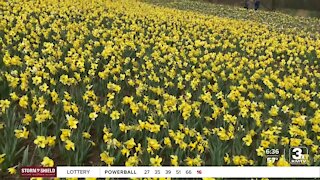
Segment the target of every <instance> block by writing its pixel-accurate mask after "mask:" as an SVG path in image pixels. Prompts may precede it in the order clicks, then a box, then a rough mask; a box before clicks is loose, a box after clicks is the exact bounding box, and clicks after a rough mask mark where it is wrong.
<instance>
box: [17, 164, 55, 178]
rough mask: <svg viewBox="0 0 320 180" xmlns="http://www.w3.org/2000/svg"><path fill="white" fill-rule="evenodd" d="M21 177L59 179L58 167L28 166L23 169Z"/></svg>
mask: <svg viewBox="0 0 320 180" xmlns="http://www.w3.org/2000/svg"><path fill="white" fill-rule="evenodd" d="M20 175H21V177H57V168H56V167H39V166H27V167H21V169H20Z"/></svg>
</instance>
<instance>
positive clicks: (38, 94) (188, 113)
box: [0, 0, 320, 175]
mask: <svg viewBox="0 0 320 180" xmlns="http://www.w3.org/2000/svg"><path fill="white" fill-rule="evenodd" d="M319 60H320V35H319V33H316V32H314V33H306V32H305V33H295V34H293V33H283V32H279V31H277V30H276V29H274V28H273V27H271V26H268V25H267V24H263V23H259V22H255V21H249V20H248V21H244V20H237V19H232V18H222V17H217V16H211V15H204V14H199V13H196V12H192V11H181V10H176V9H171V8H164V7H159V6H153V5H150V4H146V3H143V2H139V1H136V0H123V1H122V0H121V1H115V0H66V1H61V0H46V1H41V0H39V1H37V0H9V1H8V2H7V1H1V2H0V70H1V71H0V167H1V172H0V175H8V174H16V173H17V174H18V168H19V167H21V166H28V165H43V166H56V165H89V166H90V165H102V166H112V165H118V166H140V165H141V166H142V165H151V166H165V165H168V166H186V165H188V166H203V165H206V166H211V165H230V166H259V165H269V166H288V165H289V163H288V157H287V156H282V157H281V159H280V160H279V161H278V162H276V163H269V164H267V162H266V159H265V150H266V149H267V148H281V149H285V150H287V152H288V149H289V147H293V146H305V147H307V148H308V149H309V155H310V157H309V165H313V166H315V165H320V152H319V144H320V143H319V142H320V86H319V82H320V67H319ZM286 154H287V153H286Z"/></svg>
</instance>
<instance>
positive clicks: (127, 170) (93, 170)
mask: <svg viewBox="0 0 320 180" xmlns="http://www.w3.org/2000/svg"><path fill="white" fill-rule="evenodd" d="M56 176H57V177H59V178H68V177H79V178H86V177H95V178H105V177H110V178H148V177H167V178H168V177H172V178H175V177H176V178H179V177H188V178H202V177H213V178H319V177H320V167H141V166H140V167H115V166H112V167H86V166H79V167H70V166H69V167H62V166H58V167H57V172H56Z"/></svg>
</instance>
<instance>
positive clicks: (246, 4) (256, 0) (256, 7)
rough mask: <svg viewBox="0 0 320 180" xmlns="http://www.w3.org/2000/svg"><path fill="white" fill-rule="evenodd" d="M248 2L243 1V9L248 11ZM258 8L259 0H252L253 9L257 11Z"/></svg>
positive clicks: (246, 0)
mask: <svg viewBox="0 0 320 180" xmlns="http://www.w3.org/2000/svg"><path fill="white" fill-rule="evenodd" d="M249 1H250V0H245V5H244V8H246V9H248V8H249ZM259 7H260V0H254V9H255V10H258V9H259Z"/></svg>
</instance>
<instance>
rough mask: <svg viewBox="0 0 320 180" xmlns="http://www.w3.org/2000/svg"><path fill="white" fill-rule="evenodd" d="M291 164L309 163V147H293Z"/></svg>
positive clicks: (290, 153) (291, 149)
mask: <svg viewBox="0 0 320 180" xmlns="http://www.w3.org/2000/svg"><path fill="white" fill-rule="evenodd" d="M289 156H290V164H291V165H307V163H308V158H309V154H308V148H306V147H292V148H290V152H289Z"/></svg>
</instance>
